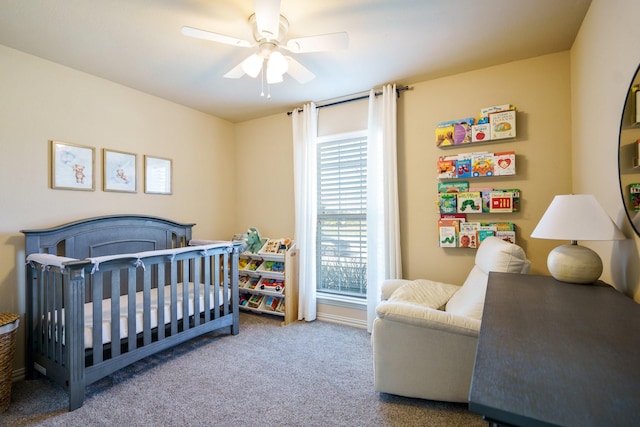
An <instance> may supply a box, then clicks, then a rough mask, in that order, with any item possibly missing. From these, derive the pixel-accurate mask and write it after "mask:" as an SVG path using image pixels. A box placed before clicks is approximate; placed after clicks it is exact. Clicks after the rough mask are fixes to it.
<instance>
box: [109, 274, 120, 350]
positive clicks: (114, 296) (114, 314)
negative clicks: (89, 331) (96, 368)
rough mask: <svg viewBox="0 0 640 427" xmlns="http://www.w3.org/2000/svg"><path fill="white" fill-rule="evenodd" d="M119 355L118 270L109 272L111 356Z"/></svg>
mask: <svg viewBox="0 0 640 427" xmlns="http://www.w3.org/2000/svg"><path fill="white" fill-rule="evenodd" d="M119 355H120V270H115V271H112V272H111V358H114V357H117V356H119Z"/></svg>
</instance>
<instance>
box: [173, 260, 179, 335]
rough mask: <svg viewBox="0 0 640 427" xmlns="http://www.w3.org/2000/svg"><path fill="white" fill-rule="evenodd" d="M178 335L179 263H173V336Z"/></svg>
mask: <svg viewBox="0 0 640 427" xmlns="http://www.w3.org/2000/svg"><path fill="white" fill-rule="evenodd" d="M177 333H178V262H177V261H176V260H173V261H172V262H171V335H175V334H177Z"/></svg>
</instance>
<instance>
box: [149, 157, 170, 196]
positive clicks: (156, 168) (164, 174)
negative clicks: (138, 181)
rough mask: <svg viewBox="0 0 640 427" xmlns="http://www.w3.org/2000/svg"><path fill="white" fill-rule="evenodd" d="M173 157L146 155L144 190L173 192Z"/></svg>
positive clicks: (161, 192) (164, 192)
mask: <svg viewBox="0 0 640 427" xmlns="http://www.w3.org/2000/svg"><path fill="white" fill-rule="evenodd" d="M171 164H172V161H171V159H166V158H163V157H155V156H147V155H145V156H144V192H145V193H147V194H171V181H172V180H171V166H172V165H171Z"/></svg>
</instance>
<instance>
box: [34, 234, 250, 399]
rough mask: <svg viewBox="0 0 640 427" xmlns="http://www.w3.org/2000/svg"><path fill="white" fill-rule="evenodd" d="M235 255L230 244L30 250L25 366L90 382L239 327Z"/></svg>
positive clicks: (72, 381)
mask: <svg viewBox="0 0 640 427" xmlns="http://www.w3.org/2000/svg"><path fill="white" fill-rule="evenodd" d="M238 252H239V247H238V246H237V245H234V244H232V243H230V242H225V243H216V244H211V245H205V246H192V247H187V248H179V249H170V250H161V251H150V252H143V253H137V254H124V255H118V256H110V257H101V258H93V259H82V260H74V259H70V258H62V257H56V256H53V255H43V256H41V257H38V256H33V257H32V256H30V257H29V261H28V268H27V285H28V286H30V289H29V294H30V295H31V300H30V302H29V303H30V304H31V307H30V309H29V315H28V318H27V328H28V335H29V337H28V340H29V345H30V347H31V349H30V351H29V352H28V360H27V368H28V369H30V368H31V367H35V368H36V369H37V370H39V371H41V372H43V373H45V374H46V375H47V376H49V377H51V378H52V379H54V380H56V381H57V382H59V383H61V384H64V385H67V386H68V388H69V393H70V404H69V405H70V410H73V409H75V408H77V407H79V406H81V405H82V402H83V400H84V388H85V386H86V385H88V384H91V383H93V382H95V381H97V380H99V379H100V378H103V377H104V376H106V375H109V374H110V373H112V372H115V371H116V370H118V369H121V368H123V367H125V366H127V365H129V364H131V363H133V362H135V361H137V360H140V359H142V358H144V357H147V356H149V355H151V354H154V353H156V352H158V351H161V350H162V349H165V348H169V347H171V346H174V345H176V344H179V343H181V342H184V341H186V340H188V339H191V338H193V337H195V336H198V335H201V334H203V333H207V332H209V331H214V330H218V329H222V328H227V327H228V328H229V332H230V333H232V334H234V335H235V334H237V333H238V332H239V327H238V320H239V319H238Z"/></svg>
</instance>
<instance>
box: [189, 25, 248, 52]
mask: <svg viewBox="0 0 640 427" xmlns="http://www.w3.org/2000/svg"><path fill="white" fill-rule="evenodd" d="M182 34H184V35H185V36H189V37H195V38H197V39H203V40H210V41H213V42H218V43H224V44H230V45H232V46H240V47H251V46H253V44H252V43H250V42H248V41H247V40H241V39H237V38H235V37H229V36H225V35H224V34H218V33H212V32H211V31H205V30H200V29H198V28H193V27H182Z"/></svg>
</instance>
